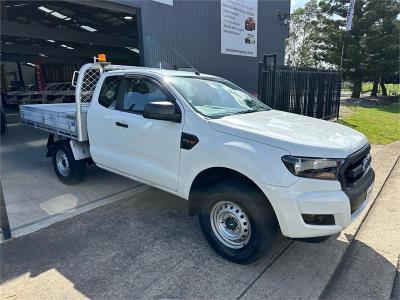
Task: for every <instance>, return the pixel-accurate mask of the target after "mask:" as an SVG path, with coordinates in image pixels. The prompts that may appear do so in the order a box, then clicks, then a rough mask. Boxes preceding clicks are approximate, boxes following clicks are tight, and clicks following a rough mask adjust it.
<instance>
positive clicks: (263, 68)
mask: <svg viewBox="0 0 400 300" xmlns="http://www.w3.org/2000/svg"><path fill="white" fill-rule="evenodd" d="M271 60H272V63H271V62H270V61H271ZM341 80H342V74H341V73H340V72H338V71H334V70H325V69H316V68H304V67H293V66H277V65H276V54H273V55H264V60H263V62H260V63H259V69H258V98H259V99H260V100H261V101H262V102H263V103H265V104H267V105H268V106H269V107H272V108H274V109H278V110H282V111H288V112H292V113H296V114H301V115H306V116H310V117H314V118H319V119H334V118H337V117H338V115H339V105H340V89H341Z"/></svg>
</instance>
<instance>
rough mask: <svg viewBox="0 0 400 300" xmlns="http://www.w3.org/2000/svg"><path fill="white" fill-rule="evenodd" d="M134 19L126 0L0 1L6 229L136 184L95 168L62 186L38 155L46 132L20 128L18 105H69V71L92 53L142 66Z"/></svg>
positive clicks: (43, 148)
mask: <svg viewBox="0 0 400 300" xmlns="http://www.w3.org/2000/svg"><path fill="white" fill-rule="evenodd" d="M140 21H141V20H140V8H139V7H135V6H134V4H132V5H122V4H116V3H114V2H112V1H107V2H106V1H82V2H77V1H75V2H72V1H2V2H1V66H0V79H1V80H0V83H1V100H2V101H1V102H2V109H3V110H4V111H5V115H6V118H5V119H6V120H7V127H6V128H7V129H6V130H5V132H4V134H2V136H1V153H0V155H1V160H0V161H1V185H2V187H3V191H4V199H5V203H6V208H7V211H8V216H9V222H10V225H11V229H12V230H17V229H19V228H22V227H24V226H26V225H27V224H34V223H37V222H39V221H41V220H45V219H48V218H50V217H52V216H55V215H60V214H62V213H63V212H65V211H68V210H73V209H76V208H78V207H82V206H83V205H86V204H89V203H92V202H94V201H98V200H99V199H106V198H107V197H114V198H115V197H118V195H119V194H121V193H122V194H124V193H125V194H126V193H127V192H128V191H130V190H132V189H135V188H136V187H138V186H139V184H138V183H136V182H134V181H131V180H129V179H126V178H122V177H120V176H117V175H113V174H111V173H108V172H105V171H102V170H100V169H98V168H97V167H95V166H92V167H91V168H89V169H90V170H89V172H90V173H91V174H90V175H88V180H86V181H85V182H83V183H82V184H79V185H77V186H65V185H63V184H62V183H61V182H59V181H58V180H57V177H56V176H55V174H54V172H53V170H52V166H51V161H50V160H49V158H47V157H46V156H45V155H46V143H47V135H46V133H44V132H42V131H39V130H35V129H34V128H30V127H27V126H24V125H22V124H21V123H20V120H19V112H18V110H19V109H18V106H19V105H22V104H40V103H47V104H52V103H68V102H74V101H75V94H74V89H75V88H74V87H73V86H72V85H71V80H72V75H73V72H74V71H75V70H79V68H80V67H81V66H82V65H83V64H85V63H88V62H92V61H93V57H95V56H97V54H99V53H104V54H106V56H107V60H108V61H110V62H112V63H113V64H124V65H142V64H143V59H142V55H143V53H142V52H143V51H142V46H141V32H140V28H141V25H140Z"/></svg>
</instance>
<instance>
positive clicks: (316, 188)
mask: <svg viewBox="0 0 400 300" xmlns="http://www.w3.org/2000/svg"><path fill="white" fill-rule="evenodd" d="M74 75H78V76H77V80H76V95H75V99H76V103H70V104H69V103H67V104H38V105H23V106H21V118H22V122H23V123H25V124H28V125H31V126H35V127H37V128H41V129H44V130H46V131H48V132H50V135H49V140H48V155H49V156H52V161H53V166H54V170H55V173H56V174H57V176H58V177H59V179H60V180H61V181H62V182H63V183H65V184H74V183H77V182H79V181H81V180H82V179H83V178H84V176H85V170H86V165H87V163H88V162H92V161H93V162H94V163H95V164H96V165H97V166H99V167H100V168H103V169H106V170H108V171H110V172H113V173H117V174H120V175H122V176H125V177H128V178H131V179H133V180H136V181H139V182H142V183H145V184H148V185H151V186H153V187H156V188H158V189H161V190H164V191H166V192H169V193H172V194H175V195H177V196H179V197H182V198H184V199H187V200H189V213H190V215H194V214H198V215H199V221H200V225H201V229H202V231H203V233H204V236H205V238H206V239H207V241H208V242H209V244H210V245H211V247H212V248H213V249H214V250H215V251H216V252H218V253H219V254H220V255H222V256H223V257H225V258H227V259H229V260H231V261H234V262H237V263H250V262H253V261H255V260H256V259H258V258H259V257H260V256H261V255H262V254H263V253H264V252H265V251H266V250H267V249H268V248H269V247H270V246H271V244H272V243H273V240H274V236H275V234H276V231H277V230H278V228H280V230H281V231H282V234H283V235H284V236H286V237H289V238H296V239H302V238H319V240H323V239H324V238H325V237H326V236H329V235H333V234H336V233H339V232H340V231H341V230H343V229H344V228H346V227H347V226H349V224H350V223H351V222H352V221H353V220H354V219H355V218H356V217H357V216H358V215H359V214H360V212H361V211H362V210H363V209H364V207H365V206H366V203H367V201H368V194H369V191H370V190H371V188H372V185H373V182H374V177H375V175H374V171H373V170H372V168H371V167H370V161H371V156H370V153H369V152H370V145H369V143H368V140H367V139H366V138H365V136H364V135H362V134H361V133H359V132H357V131H355V130H353V129H350V128H348V127H345V126H342V125H339V124H336V123H333V122H328V121H322V120H318V119H314V118H309V117H304V116H300V115H295V114H291V113H286V112H281V111H277V110H273V109H270V108H269V107H267V106H266V105H264V104H263V103H261V102H260V101H258V100H257V99H256V98H254V97H253V96H251V95H250V94H248V93H247V92H245V91H244V90H242V89H240V88H239V87H237V86H236V85H234V84H233V83H231V82H229V81H227V80H224V79H222V78H219V77H215V76H211V75H206V74H199V73H198V72H183V71H169V70H162V69H152V68H140V67H130V66H117V65H112V64H110V63H106V62H95V63H91V64H86V65H84V66H83V67H82V68H81V69H80V71H79V72H76V73H75V74H74ZM74 77H76V76H74Z"/></svg>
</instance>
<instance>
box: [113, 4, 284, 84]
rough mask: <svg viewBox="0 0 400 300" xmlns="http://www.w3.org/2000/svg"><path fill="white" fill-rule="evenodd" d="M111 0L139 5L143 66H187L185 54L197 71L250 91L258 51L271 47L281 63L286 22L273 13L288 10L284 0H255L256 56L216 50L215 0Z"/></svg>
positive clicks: (267, 51)
mask: <svg viewBox="0 0 400 300" xmlns="http://www.w3.org/2000/svg"><path fill="white" fill-rule="evenodd" d="M111 1H112V2H114V3H115V2H118V3H121V4H125V5H131V6H135V7H140V8H141V19H142V22H141V27H142V33H143V58H144V64H145V66H149V67H160V66H161V67H163V68H168V67H173V66H177V67H189V65H188V64H187V63H186V62H185V60H187V61H188V62H190V64H192V65H193V66H195V67H196V68H197V69H198V70H199V71H200V72H203V73H210V74H213V75H217V76H221V77H224V78H226V79H228V80H231V81H233V82H234V83H236V84H238V85H239V86H241V87H243V88H244V89H246V90H247V91H249V92H255V91H256V90H257V77H258V62H259V61H261V60H262V56H263V54H272V53H277V60H278V64H279V63H280V64H283V61H284V52H285V38H286V36H287V32H288V26H287V25H284V24H283V23H282V22H281V21H280V20H279V18H278V17H277V15H276V13H277V12H278V11H280V12H281V13H289V10H290V0H259V1H258V27H257V31H258V39H257V44H258V45H257V46H258V49H257V55H258V57H246V56H237V55H229V54H221V8H220V6H221V2H220V1H219V0H207V1H205V0H173V6H170V5H166V4H162V3H159V2H156V1H149V0H142V1H139V0H133V1H132V0H111ZM173 49H174V50H175V51H176V52H178V53H179V54H180V55H181V56H182V57H184V59H185V60H184V59H182V58H180V57H179V55H178V54H176V53H175V51H174V50H173Z"/></svg>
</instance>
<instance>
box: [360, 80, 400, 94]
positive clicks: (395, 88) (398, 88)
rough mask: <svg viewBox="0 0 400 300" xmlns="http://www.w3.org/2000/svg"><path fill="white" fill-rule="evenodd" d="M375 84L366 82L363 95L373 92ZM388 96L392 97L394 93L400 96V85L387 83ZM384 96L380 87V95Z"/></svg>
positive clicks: (363, 86)
mask: <svg viewBox="0 0 400 300" xmlns="http://www.w3.org/2000/svg"><path fill="white" fill-rule="evenodd" d="M373 85H374V84H373V82H364V83H363V85H362V91H363V93H368V92H370V91H372V87H373ZM385 87H386V90H387V93H388V96H390V95H391V94H392V93H393V92H394V93H396V94H400V84H398V83H386V84H385ZM381 94H382V89H381V86H380V85H379V86H378V95H381Z"/></svg>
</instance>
